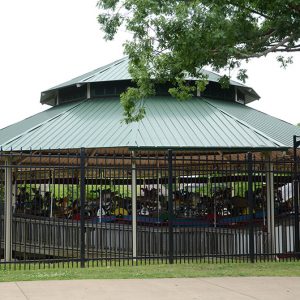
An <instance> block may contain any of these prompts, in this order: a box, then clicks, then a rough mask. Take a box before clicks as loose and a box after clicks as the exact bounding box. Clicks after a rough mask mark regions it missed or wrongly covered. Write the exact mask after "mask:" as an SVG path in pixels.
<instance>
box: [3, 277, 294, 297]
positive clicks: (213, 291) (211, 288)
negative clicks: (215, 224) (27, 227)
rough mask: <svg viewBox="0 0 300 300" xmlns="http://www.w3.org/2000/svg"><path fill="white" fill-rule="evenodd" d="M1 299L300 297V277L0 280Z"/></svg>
mask: <svg viewBox="0 0 300 300" xmlns="http://www.w3.org/2000/svg"><path fill="white" fill-rule="evenodd" d="M0 299H1V300H7V299H8V300H14V299H20V300H21V299H22V300H23V299H27V300H28V299H30V300H34V299H43V300H47V299H51V300H61V299H63V300H77V299H88V300H93V299H97V300H99V299H100V300H120V299H124V300H127V299H130V300H148V299H149V300H150V299H151V300H152V299H154V300H169V299H170V300H171V299H172V300H189V299H195V300H196V299H205V300H210V299H212V300H218V299H222V300H227V299H229V300H235V299H237V300H244V299H245V300H246V299H262V300H268V299H270V300H276V299H280V300H283V299H293V300H295V299H300V277H298V278H295V277H291V278H286V277H273V278H272V277H239V278H231V277H227V278H194V279H128V280H70V281H63V280H61V281H32V282H10V283H0Z"/></svg>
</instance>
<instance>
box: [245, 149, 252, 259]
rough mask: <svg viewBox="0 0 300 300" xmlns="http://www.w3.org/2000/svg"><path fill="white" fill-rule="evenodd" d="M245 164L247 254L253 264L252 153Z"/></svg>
mask: <svg viewBox="0 0 300 300" xmlns="http://www.w3.org/2000/svg"><path fill="white" fill-rule="evenodd" d="M247 163H248V194H247V196H248V204H249V215H250V220H249V221H250V224H249V225H250V227H249V254H250V261H251V262H252V263H254V220H253V212H254V198H253V160H252V153H250V152H249V153H248V155H247Z"/></svg>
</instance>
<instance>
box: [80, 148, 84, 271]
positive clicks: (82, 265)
mask: <svg viewBox="0 0 300 300" xmlns="http://www.w3.org/2000/svg"><path fill="white" fill-rule="evenodd" d="M84 263H85V149H84V148H81V149H80V267H81V268H84Z"/></svg>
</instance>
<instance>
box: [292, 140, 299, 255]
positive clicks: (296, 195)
mask: <svg viewBox="0 0 300 300" xmlns="http://www.w3.org/2000/svg"><path fill="white" fill-rule="evenodd" d="M297 138H299V136H296V135H294V137H293V145H294V210H295V248H294V251H295V253H297V254H299V252H300V241H299V178H298V163H299V159H298V156H297V148H298V147H299V146H300V141H298V140H297Z"/></svg>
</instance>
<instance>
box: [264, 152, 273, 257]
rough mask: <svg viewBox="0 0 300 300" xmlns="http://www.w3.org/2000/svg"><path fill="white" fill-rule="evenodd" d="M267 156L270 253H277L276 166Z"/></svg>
mask: <svg viewBox="0 0 300 300" xmlns="http://www.w3.org/2000/svg"><path fill="white" fill-rule="evenodd" d="M265 157H266V160H267V162H266V164H265V171H266V184H267V195H266V196H267V199H266V200H267V230H268V253H271V254H274V253H275V216H274V213H275V207H274V204H275V199H274V174H273V171H274V166H273V163H272V162H271V160H270V155H267V156H265Z"/></svg>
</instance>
